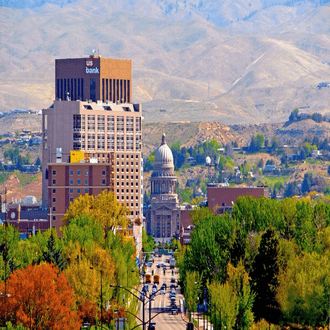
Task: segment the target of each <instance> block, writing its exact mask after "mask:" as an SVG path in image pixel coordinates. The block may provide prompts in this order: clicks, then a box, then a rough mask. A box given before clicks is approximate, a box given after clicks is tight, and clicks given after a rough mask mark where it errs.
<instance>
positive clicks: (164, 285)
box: [162, 282, 167, 290]
mask: <svg viewBox="0 0 330 330" xmlns="http://www.w3.org/2000/svg"><path fill="white" fill-rule="evenodd" d="M162 286H163V287H164V288H165V290H166V287H167V285H166V283H165V282H164V283H163V284H162Z"/></svg>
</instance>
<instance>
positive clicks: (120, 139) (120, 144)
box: [117, 135, 124, 151]
mask: <svg viewBox="0 0 330 330" xmlns="http://www.w3.org/2000/svg"><path fill="white" fill-rule="evenodd" d="M117 150H118V151H124V136H123V135H118V136H117Z"/></svg>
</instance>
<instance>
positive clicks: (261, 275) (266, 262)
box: [251, 228, 279, 317]
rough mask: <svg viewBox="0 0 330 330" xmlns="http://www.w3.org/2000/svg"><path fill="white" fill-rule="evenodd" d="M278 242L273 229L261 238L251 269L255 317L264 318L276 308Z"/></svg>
mask: <svg viewBox="0 0 330 330" xmlns="http://www.w3.org/2000/svg"><path fill="white" fill-rule="evenodd" d="M278 257H279V241H278V237H277V235H276V232H275V230H274V229H273V228H270V229H268V230H267V231H266V232H265V233H264V234H263V235H262V237H261V242H260V246H259V249H258V255H257V256H256V258H255V261H254V263H253V267H252V273H251V278H252V288H253V290H254V292H255V294H256V297H255V304H254V311H255V315H257V316H259V317H260V316H261V315H263V316H265V315H267V313H265V311H266V310H267V309H269V308H274V307H277V301H276V298H275V294H276V289H277V287H278V279H277V276H278V273H279V265H278Z"/></svg>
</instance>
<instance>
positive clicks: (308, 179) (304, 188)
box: [301, 173, 313, 194]
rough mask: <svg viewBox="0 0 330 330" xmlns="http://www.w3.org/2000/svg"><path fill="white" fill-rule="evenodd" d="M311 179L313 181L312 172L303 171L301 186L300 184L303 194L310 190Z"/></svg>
mask: <svg viewBox="0 0 330 330" xmlns="http://www.w3.org/2000/svg"><path fill="white" fill-rule="evenodd" d="M312 181H313V175H312V173H305V175H304V181H303V183H302V186H301V191H302V193H303V194H306V193H309V192H310V189H311V185H312Z"/></svg>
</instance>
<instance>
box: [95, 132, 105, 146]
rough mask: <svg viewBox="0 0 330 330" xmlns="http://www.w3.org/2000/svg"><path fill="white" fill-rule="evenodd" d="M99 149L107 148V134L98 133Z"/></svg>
mask: <svg viewBox="0 0 330 330" xmlns="http://www.w3.org/2000/svg"><path fill="white" fill-rule="evenodd" d="M97 149H98V150H104V149H105V136H104V134H97Z"/></svg>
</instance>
